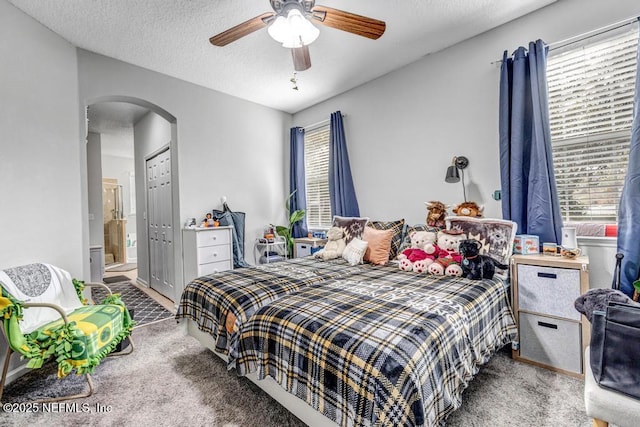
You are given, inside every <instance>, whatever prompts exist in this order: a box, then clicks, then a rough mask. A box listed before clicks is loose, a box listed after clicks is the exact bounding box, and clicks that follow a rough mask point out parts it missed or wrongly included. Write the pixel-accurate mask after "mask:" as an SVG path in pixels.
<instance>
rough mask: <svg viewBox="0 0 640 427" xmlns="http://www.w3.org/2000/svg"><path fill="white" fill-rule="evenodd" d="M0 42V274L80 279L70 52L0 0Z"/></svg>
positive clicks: (1, 349)
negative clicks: (16, 269)
mask: <svg viewBox="0 0 640 427" xmlns="http://www.w3.org/2000/svg"><path fill="white" fill-rule="evenodd" d="M0 40H2V42H1V43H0V58H2V66H0V69H1V70H2V71H1V72H0V199H1V200H2V209H0V236H2V237H1V240H0V242H1V244H0V269H1V268H8V267H13V266H17V265H21V264H27V263H33V262H47V263H51V264H55V265H58V266H60V267H62V268H64V269H66V270H68V271H70V272H71V274H72V275H74V276H75V277H83V273H84V271H85V270H84V265H83V264H84V262H87V263H88V259H89V250H88V240H87V242H86V243H85V242H84V237H83V234H82V217H81V185H80V174H81V168H80V164H81V160H80V156H81V153H80V149H79V146H80V144H81V143H82V142H81V137H80V128H81V125H80V123H79V117H80V114H79V105H78V87H77V79H78V74H77V62H76V50H75V48H74V47H73V46H71V45H69V44H68V43H67V42H66V41H64V40H63V39H62V38H60V37H58V36H57V35H55V34H54V33H52V32H50V31H49V30H47V29H46V28H44V27H43V26H42V25H40V24H38V23H37V22H36V21H34V20H33V19H31V18H29V17H27V16H26V15H24V14H23V13H22V12H20V11H18V10H17V9H15V8H14V7H13V6H11V5H10V4H9V3H7V2H6V1H4V0H0ZM82 162H86V159H85V158H83V159H82ZM85 251H86V253H85ZM86 271H87V272H88V266H87V270H86ZM6 348H7V347H6V342H5V341H4V339H2V340H0V355H1V356H0V363H4V354H5V353H6ZM18 365H20V363H19V358H18V357H14V358H13V360H12V364H11V367H10V369H12V370H13V369H15V368H16V367H17V366H18ZM15 373H16V372H15V371H14V372H12V373H11V374H10V375H9V379H12V378H13V377H14V376H15Z"/></svg>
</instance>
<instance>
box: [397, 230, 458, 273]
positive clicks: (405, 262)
mask: <svg viewBox="0 0 640 427" xmlns="http://www.w3.org/2000/svg"><path fill="white" fill-rule="evenodd" d="M410 238H411V247H409V248H407V249H405V250H404V251H402V253H401V254H399V255H398V260H399V263H398V268H399V269H400V270H404V271H413V272H415V273H424V272H427V273H430V274H435V275H437V276H445V275H446V276H461V275H462V267H461V266H460V262H461V261H462V256H461V255H460V253H459V252H458V244H459V242H460V241H462V240H465V239H466V238H467V236H466V235H465V234H464V233H463V232H462V231H460V230H441V231H439V232H438V233H437V235H436V233H434V232H431V231H414V232H412V234H410Z"/></svg>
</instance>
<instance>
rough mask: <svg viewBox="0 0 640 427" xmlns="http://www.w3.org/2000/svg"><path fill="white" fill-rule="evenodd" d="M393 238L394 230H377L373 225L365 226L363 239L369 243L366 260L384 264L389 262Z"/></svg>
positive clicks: (365, 255)
mask: <svg viewBox="0 0 640 427" xmlns="http://www.w3.org/2000/svg"><path fill="white" fill-rule="evenodd" d="M391 239H393V230H376V229H374V228H372V227H365V228H364V233H363V234H362V240H364V241H366V242H367V243H369V245H368V246H367V251H366V252H365V254H364V260H365V261H368V262H370V263H371V264H379V265H384V264H386V263H388V262H389V251H390V250H391Z"/></svg>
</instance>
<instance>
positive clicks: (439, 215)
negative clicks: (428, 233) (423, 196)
mask: <svg viewBox="0 0 640 427" xmlns="http://www.w3.org/2000/svg"><path fill="white" fill-rule="evenodd" d="M424 204H425V205H427V225H429V226H431V227H439V228H444V227H445V222H444V221H445V218H446V216H447V207H448V206H446V205H445V204H444V203H442V202H437V201H433V200H432V201H430V202H424Z"/></svg>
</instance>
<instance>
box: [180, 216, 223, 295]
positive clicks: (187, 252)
mask: <svg viewBox="0 0 640 427" xmlns="http://www.w3.org/2000/svg"><path fill="white" fill-rule="evenodd" d="M231 229H232V227H210V228H185V229H184V230H182V248H183V249H182V261H183V263H184V285H186V284H187V283H189V282H190V281H191V280H193V279H195V278H196V277H200V276H204V275H207V274H211V273H217V272H220V271H226V270H231V269H232V268H233V258H232V253H233V251H232V239H231Z"/></svg>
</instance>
